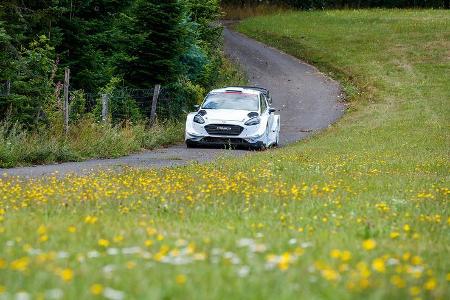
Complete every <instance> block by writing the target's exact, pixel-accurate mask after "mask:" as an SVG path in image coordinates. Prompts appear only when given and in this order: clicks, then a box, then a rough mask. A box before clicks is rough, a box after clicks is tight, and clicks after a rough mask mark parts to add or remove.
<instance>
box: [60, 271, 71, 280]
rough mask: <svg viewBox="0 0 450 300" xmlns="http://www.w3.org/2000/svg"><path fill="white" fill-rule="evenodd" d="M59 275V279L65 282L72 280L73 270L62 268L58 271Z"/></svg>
mask: <svg viewBox="0 0 450 300" xmlns="http://www.w3.org/2000/svg"><path fill="white" fill-rule="evenodd" d="M59 277H61V279H62V280H64V281H65V282H69V281H72V279H73V271H72V270H71V269H63V270H62V271H61V272H60V273H59Z"/></svg>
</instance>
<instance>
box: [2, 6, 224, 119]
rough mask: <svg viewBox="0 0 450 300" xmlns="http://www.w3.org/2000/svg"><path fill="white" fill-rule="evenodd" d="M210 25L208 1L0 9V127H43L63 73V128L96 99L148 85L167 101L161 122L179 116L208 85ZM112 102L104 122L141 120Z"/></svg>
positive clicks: (216, 42) (215, 9)
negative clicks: (67, 110)
mask: <svg viewBox="0 0 450 300" xmlns="http://www.w3.org/2000/svg"><path fill="white" fill-rule="evenodd" d="M219 16H220V8H219V3H218V1H217V0H206V1H205V0H165V1H159V0H122V1H117V0H59V1H45V0H29V1H28V0H27V1H23V0H0V85H1V88H0V121H2V120H5V119H8V121H9V122H12V123H17V122H18V123H20V124H24V125H26V126H27V127H35V126H37V125H42V124H44V125H45V124H48V123H49V122H51V121H52V117H53V115H55V114H59V112H58V111H59V108H58V106H60V103H61V97H62V81H63V79H64V69H65V68H69V69H70V73H71V78H70V95H71V97H70V105H71V120H76V119H77V118H78V117H79V116H83V115H84V114H85V113H87V112H88V111H95V110H96V109H97V110H98V107H96V106H98V101H97V100H98V99H97V98H98V97H97V95H99V94H100V93H105V92H108V93H110V94H114V91H119V90H120V91H123V90H124V88H127V89H129V90H131V89H133V88H135V89H137V88H139V89H145V88H151V87H153V86H154V85H155V84H161V85H163V87H164V89H165V91H166V93H168V94H169V95H170V101H167V102H166V103H165V105H166V106H167V105H170V106H171V109H170V110H168V109H167V107H166V110H165V112H166V113H165V114H166V116H165V117H167V115H169V114H170V115H176V114H180V113H181V111H182V108H183V107H184V106H185V105H188V104H189V103H187V102H195V101H196V100H197V98H198V97H200V95H201V94H202V92H203V91H204V90H205V89H207V88H208V87H209V86H210V85H211V84H213V83H214V81H215V80H216V78H217V77H218V72H219V69H220V66H221V64H222V57H221V54H220V49H221V47H220V36H221V28H220V27H219V26H216V25H214V22H215V21H216V20H217V19H218V18H219ZM92 95H94V96H93V98H94V99H93V100H94V101H93V103H92V99H91V101H89V100H90V98H92ZM120 95H121V97H120V99H119V98H118V99H114V97H113V98H112V99H110V101H112V105H111V106H112V110H113V111H112V113H113V117H114V114H115V115H117V116H120V117H121V119H123V118H130V119H138V118H142V110H140V109H139V107H138V106H137V104H136V103H135V101H134V99H133V97H132V95H131V94H130V95H126V93H125V95H124V93H123V92H122V93H120ZM124 98H125V100H124ZM114 101H116V103H115V102H114ZM163 114H164V111H163ZM96 116H98V114H96ZM117 121H120V120H117Z"/></svg>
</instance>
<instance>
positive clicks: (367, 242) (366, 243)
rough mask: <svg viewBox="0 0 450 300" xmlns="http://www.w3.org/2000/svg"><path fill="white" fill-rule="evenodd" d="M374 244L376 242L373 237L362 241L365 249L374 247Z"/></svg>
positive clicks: (368, 249) (375, 244)
mask: <svg viewBox="0 0 450 300" xmlns="http://www.w3.org/2000/svg"><path fill="white" fill-rule="evenodd" d="M376 246H377V242H376V241H375V240H373V239H368V240H364V241H363V243H362V247H363V248H364V250H367V251H370V250H373V249H375V247H376Z"/></svg>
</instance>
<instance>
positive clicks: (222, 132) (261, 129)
mask: <svg viewBox="0 0 450 300" xmlns="http://www.w3.org/2000/svg"><path fill="white" fill-rule="evenodd" d="M271 103H272V101H271V98H270V94H269V91H268V90H266V89H263V88H259V87H226V88H223V89H217V90H213V91H211V92H210V93H209V94H208V95H207V96H206V98H205V100H204V101H203V103H202V105H200V106H198V107H197V108H198V111H196V112H193V113H190V114H189V115H188V116H187V120H186V135H185V141H186V145H187V147H194V146H198V145H225V146H227V145H234V146H245V147H250V148H254V149H264V148H268V147H271V146H277V145H278V141H279V138H280V116H279V115H275V114H274V113H275V111H276V110H275V109H274V108H271V107H270V104H271Z"/></svg>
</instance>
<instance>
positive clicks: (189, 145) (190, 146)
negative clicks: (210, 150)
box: [186, 141, 198, 148]
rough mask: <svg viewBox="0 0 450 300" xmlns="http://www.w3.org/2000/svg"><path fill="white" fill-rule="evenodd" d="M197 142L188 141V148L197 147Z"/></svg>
mask: <svg viewBox="0 0 450 300" xmlns="http://www.w3.org/2000/svg"><path fill="white" fill-rule="evenodd" d="M197 146H198V145H197V143H195V142H191V141H186V148H197Z"/></svg>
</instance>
